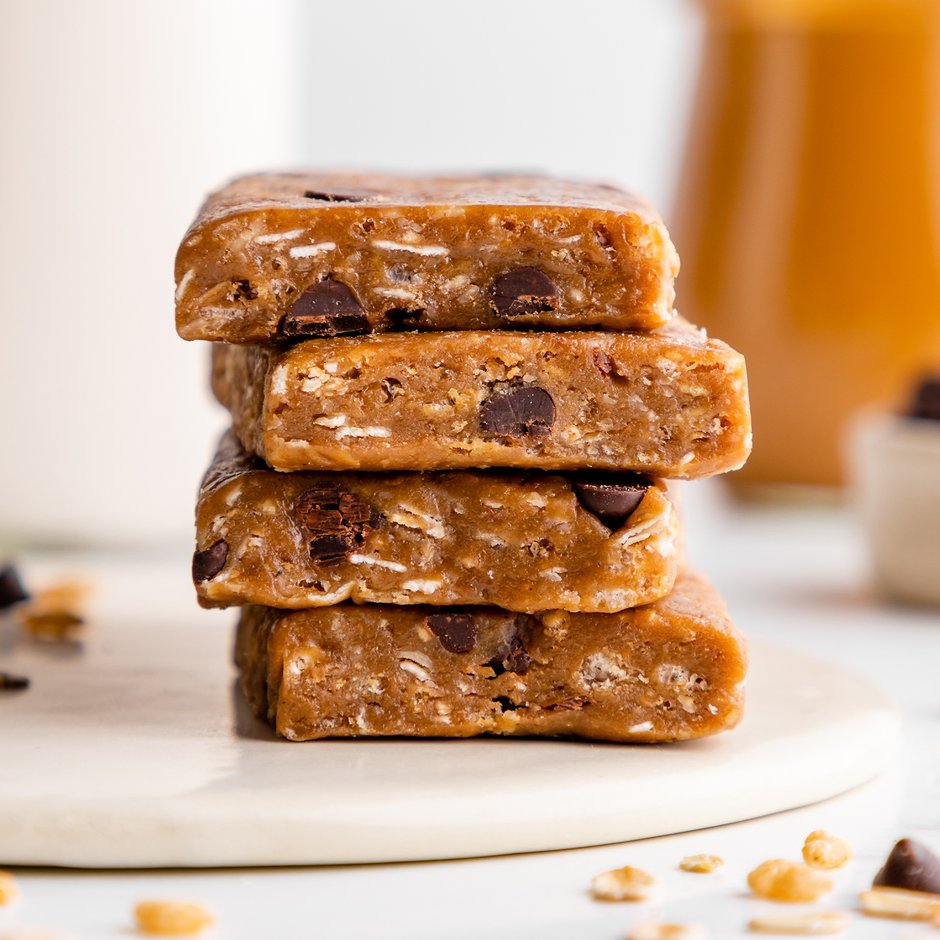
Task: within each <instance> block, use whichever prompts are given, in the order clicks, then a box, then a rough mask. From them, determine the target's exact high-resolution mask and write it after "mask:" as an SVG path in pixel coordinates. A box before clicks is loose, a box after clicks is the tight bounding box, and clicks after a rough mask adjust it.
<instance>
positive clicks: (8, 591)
mask: <svg viewBox="0 0 940 940" xmlns="http://www.w3.org/2000/svg"><path fill="white" fill-rule="evenodd" d="M28 600H29V592H28V591H27V590H26V588H24V587H23V582H22V581H21V580H20V574H19V572H18V571H17V570H16V568H15V567H14V566H13V565H12V564H6V565H4V566H3V567H2V568H0V610H6V608H7V607H12V606H13V605H14V604H19V602H20V601H28Z"/></svg>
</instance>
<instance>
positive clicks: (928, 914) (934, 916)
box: [858, 888, 940, 921]
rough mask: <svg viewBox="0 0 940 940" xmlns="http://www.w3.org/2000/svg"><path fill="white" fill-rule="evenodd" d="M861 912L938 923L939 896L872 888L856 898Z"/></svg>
mask: <svg viewBox="0 0 940 940" xmlns="http://www.w3.org/2000/svg"><path fill="white" fill-rule="evenodd" d="M858 899H859V901H860V902H861V905H862V911H863V912H864V913H866V914H868V915H869V916H871V917H896V918H898V919H900V920H934V921H940V894H928V893H927V892H926V891H907V890H906V889H904V888H872V889H871V890H869V891H863V892H862V893H861V894H860V895H859V896H858Z"/></svg>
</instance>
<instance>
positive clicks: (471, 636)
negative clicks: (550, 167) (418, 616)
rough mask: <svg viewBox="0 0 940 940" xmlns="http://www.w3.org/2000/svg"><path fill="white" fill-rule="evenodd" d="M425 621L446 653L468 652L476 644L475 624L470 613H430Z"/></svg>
mask: <svg viewBox="0 0 940 940" xmlns="http://www.w3.org/2000/svg"><path fill="white" fill-rule="evenodd" d="M425 623H426V624H427V625H428V628H429V629H430V631H431V632H432V633H433V634H434V635H435V636H436V637H437V638H438V639H439V640H440V641H441V646H443V647H444V649H445V650H447V652H448V653H469V652H470V650H472V649H473V647H474V646H476V642H477V625H476V621H475V620H474V619H473V616H472V615H471V614H455V613H446V614H431V615H430V616H429V617H428V618H427V619H426V620H425Z"/></svg>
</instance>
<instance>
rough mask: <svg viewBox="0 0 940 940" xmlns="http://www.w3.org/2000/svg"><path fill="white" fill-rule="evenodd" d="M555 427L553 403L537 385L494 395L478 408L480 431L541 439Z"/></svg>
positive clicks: (550, 397) (516, 387)
mask: <svg viewBox="0 0 940 940" xmlns="http://www.w3.org/2000/svg"><path fill="white" fill-rule="evenodd" d="M554 423H555V402H554V401H552V396H551V395H549V394H548V392H546V391H545V389H544V388H539V387H538V386H537V385H516V386H514V387H512V388H510V389H509V391H505V392H493V394H491V395H490V396H489V398H487V399H485V400H484V401H483V403H482V404H481V405H480V427H481V429H482V430H483V431H484V432H486V433H488V434H501V435H503V436H504V437H517V438H518V437H544V436H545V435H546V434H550V433H551V430H552V425H553V424H554Z"/></svg>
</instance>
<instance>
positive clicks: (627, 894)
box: [591, 865, 656, 901]
mask: <svg viewBox="0 0 940 940" xmlns="http://www.w3.org/2000/svg"><path fill="white" fill-rule="evenodd" d="M655 889H656V879H655V878H654V877H653V876H652V875H651V874H649V873H648V872H645V871H643V870H642V869H641V868H633V867H632V866H630V865H625V866H624V867H623V868H614V869H612V870H611V871H605V872H601V874H599V875H595V876H594V877H593V878H592V879H591V894H592V895H593V896H594V898H595V899H596V900H598V901H645V900H647V899H648V898H650V897H652V895H653V893H654V892H655Z"/></svg>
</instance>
